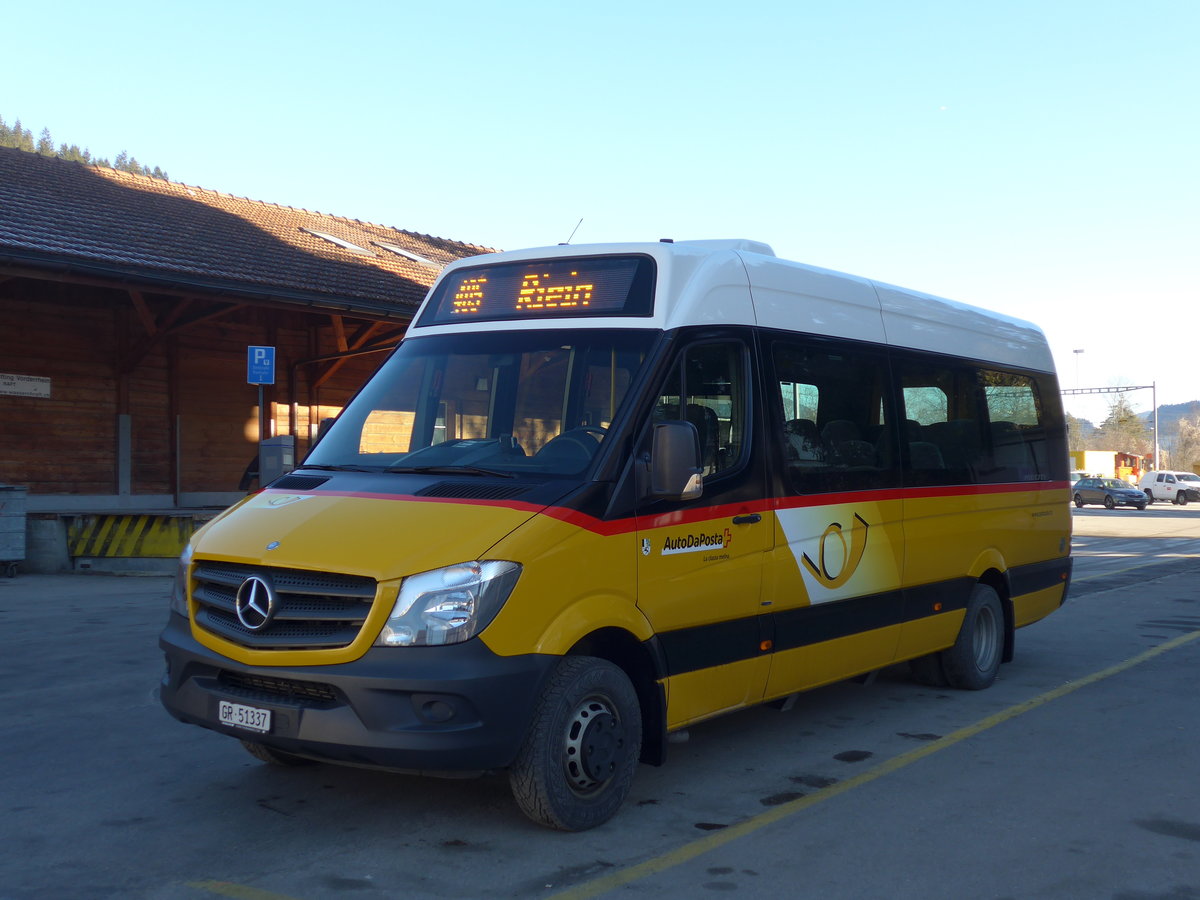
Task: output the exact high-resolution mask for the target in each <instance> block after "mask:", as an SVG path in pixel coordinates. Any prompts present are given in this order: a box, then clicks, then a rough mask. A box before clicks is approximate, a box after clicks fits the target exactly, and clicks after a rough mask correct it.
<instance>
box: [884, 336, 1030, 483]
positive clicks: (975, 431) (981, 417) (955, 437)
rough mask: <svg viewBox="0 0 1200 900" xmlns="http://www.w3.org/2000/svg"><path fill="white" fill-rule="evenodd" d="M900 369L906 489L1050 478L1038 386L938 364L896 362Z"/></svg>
mask: <svg viewBox="0 0 1200 900" xmlns="http://www.w3.org/2000/svg"><path fill="white" fill-rule="evenodd" d="M895 370H896V373H897V377H898V378H899V380H900V387H901V399H902V401H903V403H904V421H903V422H902V423H901V441H902V443H903V445H904V456H905V482H906V483H907V484H914V485H938V484H1004V483H1009V482H1025V481H1038V480H1043V479H1046V478H1048V477H1050V474H1049V473H1050V465H1049V457H1050V455H1051V454H1050V452H1049V450H1048V443H1047V434H1046V417H1045V414H1044V411H1043V405H1042V401H1041V396H1040V392H1039V385H1038V383H1037V382H1036V381H1035V380H1034V379H1032V378H1030V377H1029V376H1027V375H1019V374H1016V373H1012V372H1000V371H996V370H992V369H982V368H976V367H974V366H969V365H964V364H962V363H957V362H952V361H944V362H943V361H939V360H919V359H903V360H898V361H897V362H896V365H895Z"/></svg>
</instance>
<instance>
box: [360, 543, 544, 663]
mask: <svg viewBox="0 0 1200 900" xmlns="http://www.w3.org/2000/svg"><path fill="white" fill-rule="evenodd" d="M520 576H521V566H520V564H518V563H515V562H506V561H504V560H498V559H489V560H484V561H483V562H465V563H459V564H458V565H454V566H446V568H444V569H434V570H433V571H431V572H421V573H420V574H419V575H410V576H409V577H408V578H405V579H404V580H403V581H402V582H400V595H399V596H398V597H397V598H396V603H395V605H394V606H393V607H392V612H391V615H389V616H388V620H387V623H386V624H385V625H384V626H383V630H382V631H380V632H379V637H378V638H377V639H376V641H375V646H377V647H428V646H433V645H435V644H458V643H461V642H462V641H465V640H469V639H470V638H472V637H474V636H475V635H477V634H479V632H481V631H482V630H483V629H484V628H486V627H487V626H488V624H489V623H490V622H491V621H492V619H494V618H495V617H496V613H498V612H500V607H502V606H503V605H504V601H506V600H507V599H508V595H509V594H511V593H512V589H513V587H514V586H515V585H516V583H517V579H518V578H519V577H520Z"/></svg>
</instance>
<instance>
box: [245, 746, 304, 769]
mask: <svg viewBox="0 0 1200 900" xmlns="http://www.w3.org/2000/svg"><path fill="white" fill-rule="evenodd" d="M242 746H243V747H245V748H246V752H247V753H249V754H250V755H251V756H253V757H254V758H255V759H257V760H260V761H261V762H265V763H269V764H270V765H272V766H312V765H316V763H314V762H313V760H311V759H305V758H304V757H303V756H294V755H293V754H291V753H286V752H284V751H283V750H276V749H275V748H274V747H268V746H267V745H266V744H257V743H255V742H254V741H242Z"/></svg>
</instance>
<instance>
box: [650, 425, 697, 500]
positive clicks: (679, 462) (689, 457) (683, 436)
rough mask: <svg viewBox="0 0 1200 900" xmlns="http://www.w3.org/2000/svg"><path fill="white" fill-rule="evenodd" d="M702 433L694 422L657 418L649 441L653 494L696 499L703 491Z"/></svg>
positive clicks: (651, 491)
mask: <svg viewBox="0 0 1200 900" xmlns="http://www.w3.org/2000/svg"><path fill="white" fill-rule="evenodd" d="M700 473H701V468H700V433H699V432H698V431H696V426H695V425H693V424H692V423H691V422H685V421H682V420H676V421H671V422H658V423H656V424H655V426H654V433H653V435H652V441H651V445H650V490H649V494H650V496H651V497H661V498H664V499H670V500H695V499H696V498H697V497H699V496H700V495H701V494H703V493H704V478H703V476H702V475H701V474H700Z"/></svg>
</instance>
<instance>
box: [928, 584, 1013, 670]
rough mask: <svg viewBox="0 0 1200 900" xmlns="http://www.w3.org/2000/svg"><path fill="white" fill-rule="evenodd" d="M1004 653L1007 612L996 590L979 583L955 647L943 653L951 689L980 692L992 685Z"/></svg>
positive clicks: (944, 666)
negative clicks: (1005, 613) (1005, 612)
mask: <svg viewBox="0 0 1200 900" xmlns="http://www.w3.org/2000/svg"><path fill="white" fill-rule="evenodd" d="M1003 652H1004V609H1003V607H1001V605H1000V595H999V594H997V593H996V590H995V588H992V587H990V586H988V585H986V584H977V585H975V589H974V590H973V591H972V592H971V599H970V600H968V601H967V613H966V615H965V616H964V617H963V623H962V627H961V628H960V629H959V632H958V639H957V640H956V641H955V642H954V646H953V647H951V648H950V649H949V650H945V651H943V652H942V670H943V671H944V672H945V674H946V681H947V682H948V683H949V684H950V686H951V687H956V688H962V689H964V690H968V691H979V690H983V689H984V688H986V687H989V686H991V684H992V682H993V681H995V680H996V673H997V672H999V671H1000V657H1001V656H1002V655H1003Z"/></svg>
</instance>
